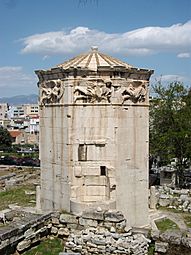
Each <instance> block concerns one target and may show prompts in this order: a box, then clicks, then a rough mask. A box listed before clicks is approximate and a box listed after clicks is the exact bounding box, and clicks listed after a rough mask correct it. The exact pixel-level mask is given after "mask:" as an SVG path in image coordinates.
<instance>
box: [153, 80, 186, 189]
mask: <svg viewBox="0 0 191 255" xmlns="http://www.w3.org/2000/svg"><path fill="white" fill-rule="evenodd" d="M153 90H154V92H155V95H156V96H155V97H154V99H152V100H151V103H150V154H151V155H152V156H154V157H160V161H161V164H162V165H165V164H168V163H170V161H171V160H172V158H176V160H177V164H176V168H177V169H176V170H177V171H176V173H177V178H176V179H177V184H178V185H179V186H180V187H181V186H182V185H183V182H184V169H185V167H186V166H187V165H188V163H189V161H190V159H191V91H189V90H188V89H186V88H185V87H184V85H183V84H182V83H180V82H172V83H170V84H168V85H167V86H166V87H165V86H163V85H162V84H161V82H159V83H157V84H156V85H155V86H154V87H153Z"/></svg>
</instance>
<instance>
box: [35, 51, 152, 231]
mask: <svg viewBox="0 0 191 255" xmlns="http://www.w3.org/2000/svg"><path fill="white" fill-rule="evenodd" d="M152 73H153V70H147V69H139V68H135V67H133V66H131V65H129V64H127V63H124V62H122V61H120V60H118V59H115V58H113V57H110V56H108V55H105V54H102V53H101V52H99V51H98V49H97V47H92V50H91V51H90V52H88V53H87V54H82V55H79V56H77V57H75V58H73V59H71V60H68V61H66V62H64V63H63V64H60V65H58V66H56V67H54V68H51V69H49V70H46V71H45V70H38V71H36V74H37V75H38V78H39V82H38V86H39V93H40V100H39V103H40V159H41V207H42V209H43V210H57V209H63V210H66V211H68V212H72V213H74V214H76V213H79V212H82V211H83V210H85V209H87V208H98V207H100V208H102V209H116V210H119V211H121V212H122V213H123V214H124V216H125V218H126V219H127V221H128V224H129V225H130V226H138V227H140V226H145V225H147V224H148V142H149V137H148V120H149V119H148V115H149V113H148V107H149V94H148V86H149V78H150V76H151V74H152Z"/></svg>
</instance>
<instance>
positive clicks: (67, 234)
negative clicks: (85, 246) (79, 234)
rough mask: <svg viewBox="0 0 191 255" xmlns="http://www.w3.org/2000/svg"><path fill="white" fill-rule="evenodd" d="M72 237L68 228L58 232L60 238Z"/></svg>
mask: <svg viewBox="0 0 191 255" xmlns="http://www.w3.org/2000/svg"><path fill="white" fill-rule="evenodd" d="M69 235H70V231H69V229H68V228H60V229H59V230H58V236H69Z"/></svg>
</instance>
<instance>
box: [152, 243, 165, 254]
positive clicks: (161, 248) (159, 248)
mask: <svg viewBox="0 0 191 255" xmlns="http://www.w3.org/2000/svg"><path fill="white" fill-rule="evenodd" d="M167 249H168V243H165V242H155V251H156V252H161V253H166V252H167Z"/></svg>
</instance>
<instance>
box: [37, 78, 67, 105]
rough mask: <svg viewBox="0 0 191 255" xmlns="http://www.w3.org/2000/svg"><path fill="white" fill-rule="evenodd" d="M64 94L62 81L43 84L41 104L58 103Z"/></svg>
mask: <svg viewBox="0 0 191 255" xmlns="http://www.w3.org/2000/svg"><path fill="white" fill-rule="evenodd" d="M63 94H64V87H63V86H62V82H61V80H51V81H46V82H43V83H42V84H41V91H40V104H50V103H58V102H59V101H60V99H61V97H62V96H63Z"/></svg>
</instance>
